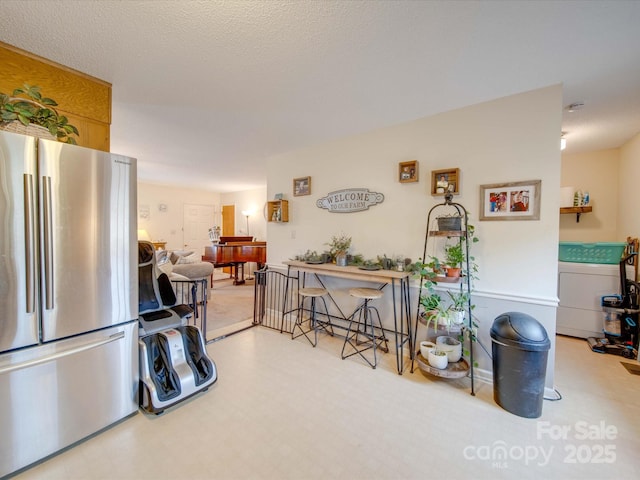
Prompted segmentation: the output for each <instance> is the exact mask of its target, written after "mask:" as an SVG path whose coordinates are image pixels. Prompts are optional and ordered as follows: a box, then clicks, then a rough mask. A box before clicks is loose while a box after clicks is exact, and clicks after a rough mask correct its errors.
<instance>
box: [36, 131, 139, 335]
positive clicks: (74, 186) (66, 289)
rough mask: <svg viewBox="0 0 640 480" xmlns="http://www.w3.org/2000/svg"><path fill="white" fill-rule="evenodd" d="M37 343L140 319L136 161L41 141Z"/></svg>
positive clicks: (39, 160)
mask: <svg viewBox="0 0 640 480" xmlns="http://www.w3.org/2000/svg"><path fill="white" fill-rule="evenodd" d="M38 162H39V181H40V217H41V218H40V243H41V252H40V258H41V265H42V272H41V277H42V281H41V285H42V294H41V295H42V340H43V341H44V342H48V341H51V340H55V339H59V338H64V337H68V336H71V335H76V334H79V333H82V332H87V331H93V330H97V329H100V328H104V327H107V326H110V325H117V324H120V323H123V322H128V321H130V320H132V319H135V318H137V316H138V315H137V310H138V266H137V241H136V237H137V231H136V215H135V211H136V203H137V198H136V181H137V178H136V176H137V173H136V161H135V159H132V158H127V157H123V156H119V155H114V154H110V153H106V152H100V151H97V150H91V149H88V148H83V147H78V146H75V145H67V144H63V143H60V142H54V141H48V140H39V145H38Z"/></svg>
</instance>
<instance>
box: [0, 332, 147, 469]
mask: <svg viewBox="0 0 640 480" xmlns="http://www.w3.org/2000/svg"><path fill="white" fill-rule="evenodd" d="M137 351H138V324H137V322H130V323H128V324H125V325H120V326H118V327H113V328H110V329H106V330H100V331H98V332H93V333H88V334H85V335H80V336H78V337H73V338H69V339H65V340H60V341H57V342H51V343H48V344H44V345H37V346H35V347H30V348H24V349H22V350H18V351H15V352H10V353H6V354H4V355H0V432H2V434H1V435H0V478H4V476H5V475H7V474H10V473H12V472H15V471H16V470H18V469H21V468H23V467H25V466H27V465H30V464H32V463H33V462H36V461H38V460H40V459H42V458H44V457H46V456H48V455H51V454H53V453H55V452H57V451H58V450H60V449H63V448H65V447H68V446H69V445H71V444H73V443H75V442H77V441H79V440H81V439H83V438H85V437H87V436H88V435H91V434H93V433H95V432H97V431H99V430H101V429H103V428H105V427H107V426H109V425H111V424H113V423H114V422H117V421H118V420H121V419H122V418H125V417H126V416H128V415H130V414H132V413H135V412H136V411H137V409H138V394H137V391H138V354H137Z"/></svg>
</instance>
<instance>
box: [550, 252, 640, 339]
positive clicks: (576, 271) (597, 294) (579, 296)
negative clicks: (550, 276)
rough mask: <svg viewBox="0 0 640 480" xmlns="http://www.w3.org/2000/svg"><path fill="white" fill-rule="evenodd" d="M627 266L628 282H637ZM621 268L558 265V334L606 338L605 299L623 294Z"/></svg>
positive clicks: (594, 264)
mask: <svg viewBox="0 0 640 480" xmlns="http://www.w3.org/2000/svg"><path fill="white" fill-rule="evenodd" d="M633 272H634V270H633V267H630V266H627V278H633ZM620 293H621V292H620V266H619V265H618V264H615V265H607V264H597V263H570V262H558V298H559V299H560V304H559V306H558V311H557V316H556V332H557V333H560V334H562V335H570V336H572V337H580V338H588V337H603V336H604V335H603V333H602V325H603V316H602V305H601V299H602V297H603V296H604V295H614V294H620Z"/></svg>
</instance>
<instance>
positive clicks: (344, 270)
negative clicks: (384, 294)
mask: <svg viewBox="0 0 640 480" xmlns="http://www.w3.org/2000/svg"><path fill="white" fill-rule="evenodd" d="M284 265H287V266H289V267H291V268H295V269H296V270H299V271H304V272H310V273H316V274H318V275H329V276H331V277H338V278H347V279H350V280H362V281H368V282H385V283H386V282H389V281H390V280H403V279H406V278H408V277H409V275H411V273H410V272H398V271H395V270H383V269H380V270H364V269H361V268H360V267H355V266H347V267H339V266H338V265H336V264H335V263H319V264H316V263H306V262H301V261H299V260H290V261H287V262H284Z"/></svg>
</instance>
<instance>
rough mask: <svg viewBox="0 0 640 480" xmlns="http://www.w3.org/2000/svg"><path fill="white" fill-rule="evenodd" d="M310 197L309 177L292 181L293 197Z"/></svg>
mask: <svg viewBox="0 0 640 480" xmlns="http://www.w3.org/2000/svg"><path fill="white" fill-rule="evenodd" d="M302 195H311V177H300V178H294V179H293V196H294V197H300V196H302Z"/></svg>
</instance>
